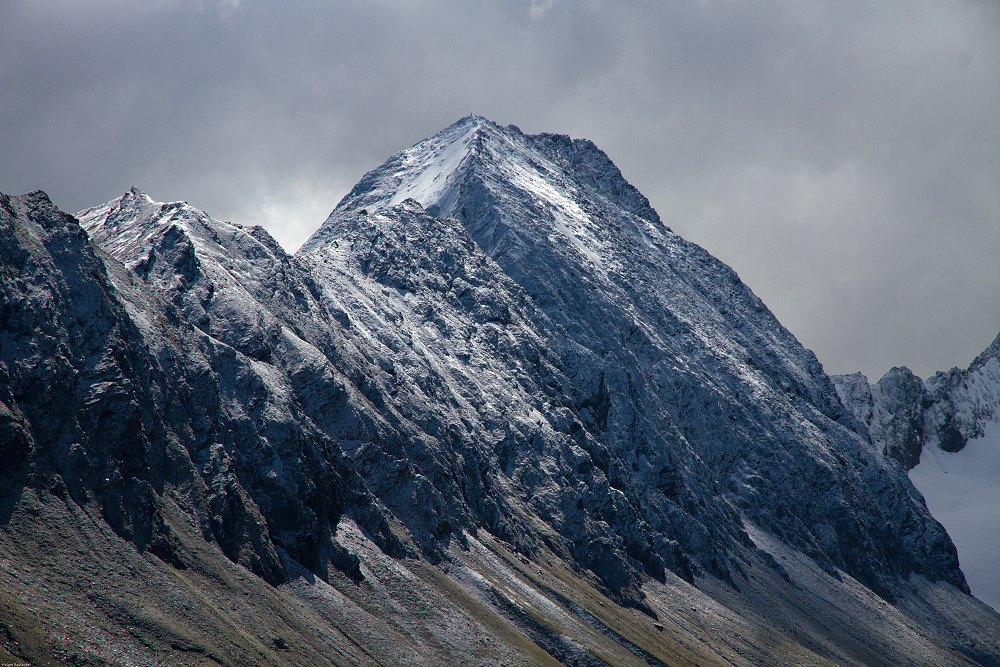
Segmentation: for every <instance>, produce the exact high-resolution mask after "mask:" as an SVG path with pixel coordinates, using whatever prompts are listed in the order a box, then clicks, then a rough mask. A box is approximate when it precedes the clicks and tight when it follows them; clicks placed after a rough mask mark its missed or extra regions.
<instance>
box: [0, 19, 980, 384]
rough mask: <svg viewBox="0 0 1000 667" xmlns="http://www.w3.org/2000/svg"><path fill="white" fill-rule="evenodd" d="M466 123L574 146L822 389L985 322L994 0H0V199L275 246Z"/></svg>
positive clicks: (941, 351)
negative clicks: (175, 221) (769, 322)
mask: <svg viewBox="0 0 1000 667" xmlns="http://www.w3.org/2000/svg"><path fill="white" fill-rule="evenodd" d="M469 113H476V114H479V115H482V116H486V117H487V118H490V119H491V120H494V121H496V122H498V123H501V124H515V125H517V126H518V127H520V128H521V129H522V130H524V131H525V132H529V133H535V132H558V133H563V134H569V135H571V136H573V137H586V138H589V139H592V140H593V141H594V142H595V143H596V144H597V145H598V146H599V147H601V148H602V149H603V150H604V151H605V152H606V153H608V155H609V156H610V157H611V159H612V160H614V162H615V163H616V164H617V165H618V166H619V168H620V169H621V170H622V172H623V174H624V175H625V177H626V178H627V179H629V181H631V182H632V183H633V184H634V185H635V186H636V187H638V188H639V189H640V190H641V191H642V192H643V193H644V194H645V195H646V196H647V197H649V199H650V201H651V202H652V204H653V206H654V208H656V210H657V211H658V212H659V214H660V216H661V217H662V218H663V220H664V222H666V224H668V225H669V226H670V227H671V228H672V229H673V230H674V231H676V232H678V233H680V234H681V235H682V236H684V237H685V238H688V239H690V240H692V241H695V242H697V243H699V244H700V245H702V246H704V247H705V248H706V249H707V250H708V251H709V252H711V253H712V254H714V255H716V256H717V257H719V258H720V259H722V260H723V261H725V262H726V263H728V264H729V265H731V266H732V267H733V268H734V269H736V271H737V272H738V273H739V275H740V277H741V278H742V279H743V280H744V282H746V283H747V284H748V285H749V286H750V287H751V288H752V289H753V290H754V292H756V293H757V294H758V296H760V297H761V298H762V299H763V300H764V302H765V303H766V304H767V305H768V306H769V307H770V308H771V310H772V311H774V313H775V314H776V315H777V316H778V318H779V319H780V320H781V322H782V323H783V324H784V325H785V326H786V327H787V328H788V329H789V330H791V331H792V333H793V334H795V335H796V336H797V337H798V338H799V340H800V341H802V343H803V344H804V345H805V346H806V347H809V348H810V349H812V350H814V351H815V352H816V354H817V356H818V357H819V359H820V361H821V362H822V363H823V365H824V367H825V368H826V370H827V371H828V372H830V373H846V372H853V371H856V370H861V371H863V372H865V373H866V374H867V375H868V376H869V378H870V379H871V380H872V381H874V380H876V379H878V378H879V377H880V376H881V375H882V374H883V373H884V372H885V371H887V370H888V369H889V368H890V367H892V366H894V365H907V366H909V367H910V368H912V369H913V370H914V371H915V372H916V373H918V374H919V375H921V376H923V377H926V376H928V375H930V374H932V373H933V372H934V371H937V370H945V369H947V368H949V367H951V366H962V367H964V366H966V365H968V364H969V362H971V361H972V359H973V358H974V357H975V356H976V354H978V353H979V352H980V351H982V350H983V349H984V348H985V347H986V346H987V345H988V344H989V343H990V342H991V341H992V340H993V338H994V337H995V336H996V335H997V333H998V332H1000V3H998V2H995V0H981V1H964V0H963V1H960V0H933V1H932V0H889V1H884V2H852V1H845V0H829V1H817V2H810V1H803V0H782V1H777V0H755V1H754V2H737V1H734V0H700V1H699V0H689V1H684V0H678V1H676V2H654V1H652V0H650V1H645V2H640V1H631V0H618V1H614V2H612V1H610V0H607V1H599V0H577V1H572V0H562V1H560V0H531V1H528V0H513V1H510V0H508V1H499V0H497V1H489V0H441V1H436V0H396V1H392V2H390V1H388V0H385V1H380V0H369V1H364V2H363V1H361V0H357V1H337V0H329V1H325V2H320V1H303V2H294V3H287V2H285V3H279V2H274V1H264V0H217V1H211V0H149V1H146V2H142V3H136V2H132V1H130V0H94V1H92V2H86V3H80V2H75V1H71V0H26V1H22V0H0V191H2V192H5V193H8V194H22V193H24V192H28V191H30V190H35V189H42V190H45V191H46V192H48V193H49V195H50V197H51V198H52V200H53V201H54V202H55V203H56V204H57V205H58V206H59V207H61V208H62V209H64V210H66V211H70V212H74V211H77V210H80V209H82V208H85V207H88V206H93V205H97V204H100V203H103V202H105V201H107V200H109V199H112V198H114V197H117V196H120V195H121V194H123V193H124V192H125V191H126V190H127V189H128V188H129V187H130V186H133V185H135V186H138V187H139V188H141V189H142V190H144V191H145V192H147V193H148V194H149V195H150V196H152V197H153V198H154V199H157V200H160V201H173V200H186V201H188V202H190V203H191V204H193V205H194V206H197V207H198V208H201V209H203V210H205V211H206V212H207V213H209V214H210V215H212V216H213V217H216V218H220V219H224V220H233V221H235V222H240V223H243V224H262V225H264V226H265V227H266V228H267V229H268V230H269V231H270V232H271V233H272V234H273V235H274V236H275V237H276V238H277V239H278V240H279V241H280V242H281V243H282V245H284V246H285V248H286V249H287V250H289V251H294V250H295V249H297V248H298V246H299V245H300V244H301V243H302V242H303V241H304V240H305V239H306V238H307V237H308V235H309V234H311V233H312V232H313V231H314V230H315V229H316V228H317V227H318V226H319V225H320V224H321V223H322V222H323V220H324V219H325V217H326V215H327V214H328V213H329V212H330V210H332V209H333V207H334V206H335V205H336V203H337V202H338V201H339V199H340V198H341V197H342V196H343V195H344V194H346V193H347V191H348V190H349V189H350V187H351V186H352V185H353V184H354V183H355V182H357V181H358V180H359V179H360V178H361V176H362V175H363V174H364V173H365V172H366V171H368V170H369V169H372V168H374V167H376V166H378V165H379V164H380V163H381V162H383V161H384V160H385V159H386V158H388V157H389V156H390V155H392V154H393V153H395V152H397V151H399V150H402V149H404V148H406V147H408V146H410V145H412V144H413V143H415V142H417V141H419V140H421V139H423V138H425V137H427V136H430V135H432V134H434V133H435V132H437V131H438V130H440V129H442V128H444V127H446V126H447V125H449V124H451V123H452V122H454V121H455V120H457V119H459V118H460V117H462V116H465V115H467V114H469Z"/></svg>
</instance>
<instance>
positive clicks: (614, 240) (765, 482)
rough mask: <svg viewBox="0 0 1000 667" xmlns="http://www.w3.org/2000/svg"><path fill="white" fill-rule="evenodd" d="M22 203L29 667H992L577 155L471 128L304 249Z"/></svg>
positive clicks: (936, 533)
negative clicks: (98, 666)
mask: <svg viewBox="0 0 1000 667" xmlns="http://www.w3.org/2000/svg"><path fill="white" fill-rule="evenodd" d="M2 203H3V207H2V210H0V215H2V227H0V234H2V237H0V252H2V258H3V273H2V281H3V302H2V309H3V310H2V314H3V331H2V338H0V361H2V364H3V365H2V366H0V401H2V406H0V435H2V438H3V443H2V445H3V449H2V451H0V458H2V466H3V467H2V470H3V473H2V474H3V488H2V494H3V503H2V506H0V521H2V522H3V532H2V533H0V559H2V560H0V565H2V567H0V581H2V582H3V585H2V591H3V592H2V595H3V597H4V599H3V603H4V605H5V606H4V607H3V608H4V609H6V610H7V611H4V612H0V613H2V614H4V615H3V616H0V621H2V623H3V627H2V628H0V647H2V648H3V649H4V650H6V651H7V653H9V654H10V657H11V658H12V659H15V658H16V659H30V660H31V661H33V662H37V663H38V664H42V663H44V662H46V661H50V662H73V661H74V660H75V661H76V662H78V663H79V662H81V661H85V660H89V661H92V662H95V663H96V662H100V661H102V660H103V661H105V662H108V663H114V662H115V661H118V662H120V663H124V664H151V663H164V664H182V663H183V664H187V663H190V662H198V661H202V662H205V663H206V664H207V663H209V662H212V663H220V664H286V663H287V664H442V663H455V662H457V663H459V664H551V663H554V662H562V663H564V664H580V665H587V664H671V665H673V664H677V665H681V664H702V665H709V664H738V665H740V664H795V663H805V662H809V663H810V664H857V663H861V664H901V665H902V664H910V663H911V662H915V663H918V664H956V665H957V664H971V662H970V660H978V661H980V662H981V663H982V664H996V662H995V660H996V659H997V657H998V656H1000V645H998V642H1000V639H998V637H1000V633H997V632H996V630H997V629H998V628H1000V625H998V621H1000V617H998V616H997V615H996V614H995V613H993V612H992V610H990V609H989V608H988V607H985V606H984V605H982V604H981V603H979V602H978V601H976V600H975V599H974V598H972V597H970V596H969V595H968V587H967V586H966V584H965V579H964V577H963V575H962V572H961V570H960V569H959V564H958V560H957V558H956V555H955V549H954V547H953V546H952V544H951V542H950V540H949V538H948V536H947V534H946V533H945V531H944V529H943V528H942V527H941V526H940V525H939V524H938V523H937V522H936V521H935V520H934V519H933V518H932V517H931V516H930V515H929V513H928V512H927V509H926V507H925V505H924V503H923V501H922V499H921V497H920V495H919V494H918V493H917V492H916V491H915V489H914V488H913V487H912V486H911V484H910V483H909V480H908V479H907V477H906V474H905V471H904V470H903V468H902V467H901V466H900V465H899V464H898V463H897V461H896V460H894V458H893V457H892V456H891V455H885V454H884V453H883V451H882V449H881V448H880V447H878V446H873V445H872V442H871V437H870V435H869V430H868V424H866V423H864V420H863V418H862V417H861V416H860V415H857V414H855V413H854V412H849V411H847V410H845V409H844V407H843V405H842V403H841V400H840V398H839V397H838V394H837V391H836V390H835V389H834V385H833V383H832V382H831V380H830V378H828V377H827V376H826V375H825V374H824V372H823V370H822V367H821V366H820V364H819V363H818V361H817V360H816V358H815V356H814V355H813V354H812V353H811V352H809V351H808V350H805V349H804V348H802V346H801V345H800V344H799V343H798V342H797V341H796V340H795V338H794V337H793V336H792V335H791V334H790V333H789V332H788V331H786V330H785V329H784V328H783V327H782V326H781V325H780V324H779V323H778V322H777V320H776V319H775V318H774V316H773V315H772V314H771V313H770V312H769V311H768V310H767V308H766V307H765V306H764V304H763V303H762V302H761V301H760V300H759V299H758V298H757V297H756V296H755V295H754V294H753V293H752V292H751V291H750V289H749V288H747V287H746V286H745V285H743V283H741V282H740V280H739V278H738V277H737V275H736V274H735V273H734V272H733V271H732V270H731V269H730V268H728V267H727V266H725V265H724V264H722V263H721V262H719V261H718V260H716V259H715V258H713V257H712V256H711V255H709V254H708V253H707V252H705V251H704V250H703V249H701V248H700V247H698V246H696V245H694V244H691V243H689V242H687V241H685V240H683V239H681V238H680V237H679V236H677V235H676V234H674V233H672V232H671V230H670V229H668V228H667V227H666V226H665V225H664V224H663V223H662V222H661V220H660V219H659V217H658V216H657V214H656V212H655V211H653V209H652V208H651V207H650V205H649V202H648V201H647V200H646V198H645V197H643V196H642V195H641V194H640V193H639V192H638V191H637V190H635V189H634V188H633V187H632V186H631V185H629V184H628V183H627V182H626V181H625V179H624V178H623V177H622V175H621V173H620V172H619V170H618V169H617V168H616V167H615V166H614V165H613V164H612V162H611V161H610V159H609V158H608V157H607V156H606V155H605V154H604V153H603V152H601V151H600V150H599V149H597V148H596V147H595V146H594V145H593V144H592V143H590V142H588V141H584V140H571V139H569V138H568V137H564V136H561V135H548V134H545V135H535V136H529V135H524V134H523V133H521V132H520V131H519V130H518V129H517V128H514V127H501V126H498V125H496V124H494V123H492V122H490V121H487V120H485V119H482V118H479V117H475V116H470V117H468V118H464V119H462V120H460V121H459V122H458V123H456V124H455V125H452V126H451V127H449V128H447V129H445V130H443V131H442V132H441V133H439V134H438V135H435V136H434V137H431V138H430V139H427V140H425V141H423V142H421V143H419V144H417V145H416V146H414V147H413V148H411V149H408V150H406V151H403V152H402V153H400V154H398V155H396V156H394V157H393V158H391V159H390V160H389V161H387V162H386V163H385V164H384V165H382V166H381V167H379V168H377V169H375V170H374V171H372V172H370V173H369V174H367V175H366V176H365V177H364V178H363V179H362V180H361V181H360V182H359V183H358V185H357V186H356V187H355V188H354V190H352V191H351V193H350V194H348V196H346V197H345V198H344V199H343V200H342V201H341V202H340V204H339V205H338V206H337V207H336V209H335V210H334V211H333V213H332V214H331V215H330V217H329V218H328V219H327V221H326V222H325V223H324V224H323V225H322V226H321V227H320V229H319V230H318V231H317V232H316V234H315V235H314V236H313V237H312V238H311V239H310V240H309V241H308V242H307V243H306V244H305V245H304V246H303V247H302V249H301V250H300V251H299V252H298V253H296V254H295V256H289V255H288V254H286V253H285V252H284V251H283V250H282V249H281V248H280V247H279V246H278V245H277V244H276V243H275V242H274V240H273V239H271V237H270V236H269V235H268V234H267V232H266V231H264V230H263V229H262V228H260V227H253V228H244V227H241V226H240V225H238V224H234V223H228V222H221V221H218V220H215V219H213V218H211V217H209V216H208V215H206V214H205V213H203V212H201V211H198V210H196V209H194V208H192V207H190V206H189V205H187V204H184V203H172V204H160V203H157V202H154V201H153V200H152V199H150V198H149V197H148V196H146V195H145V194H143V193H142V192H140V191H138V190H135V189H133V190H131V191H130V192H128V193H126V194H125V195H124V196H123V197H121V198H119V199H116V200H114V201H112V202H109V203H107V204H105V205H103V206H99V207H96V208H92V209H88V210H86V211H82V212H81V213H79V214H77V216H76V217H75V218H74V217H72V216H68V215H66V214H64V213H61V212H59V211H58V210H57V209H56V208H55V207H54V206H53V205H52V204H51V203H50V202H49V201H48V199H47V198H46V197H45V195H44V194H42V193H32V194H30V195H26V196H23V197H6V196H4V198H3V202H2ZM852 410H854V407H853V406H852ZM855 412H856V410H855ZM102 572H107V573H108V574H107V575H99V574H98V573H102ZM990 660H994V662H990Z"/></svg>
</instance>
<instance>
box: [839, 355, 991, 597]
mask: <svg viewBox="0 0 1000 667" xmlns="http://www.w3.org/2000/svg"><path fill="white" fill-rule="evenodd" d="M833 380H834V382H835V383H836V385H837V390H838V392H839V393H840V396H841V399H842V400H843V402H844V405H846V406H848V408H849V409H851V410H852V411H853V413H854V414H855V416H856V417H857V418H858V419H859V420H860V421H861V422H862V423H863V424H864V425H865V427H866V428H867V430H868V432H869V434H870V437H871V442H872V444H873V445H875V446H876V447H877V448H879V450H880V451H882V452H883V454H885V455H886V456H889V457H892V458H894V459H896V460H897V461H898V462H899V463H900V464H901V465H902V466H903V467H904V468H905V469H907V470H909V475H910V479H911V480H913V483H914V484H915V485H916V487H917V488H918V489H919V490H920V492H921V493H922V494H923V496H924V498H925V499H926V501H927V505H928V507H929V508H930V510H931V512H932V513H933V514H934V516H935V517H936V518H937V519H938V520H940V521H941V522H942V523H943V524H944V525H945V527H946V528H947V529H948V532H949V534H950V535H951V537H952V538H953V539H954V540H955V544H956V546H957V547H958V555H959V557H960V559H961V562H962V569H963V570H964V571H965V574H966V575H967V576H968V578H969V585H970V586H971V587H972V591H973V593H974V594H975V595H976V596H977V597H979V598H981V599H982V600H984V601H986V602H988V603H989V604H991V605H992V606H993V607H994V609H1000V569H998V568H997V567H996V554H997V553H998V551H1000V512H997V508H998V507H1000V336H998V337H997V338H996V340H994V341H993V343H992V344H991V345H990V346H989V347H988V348H987V349H986V350H985V351H984V352H983V353H982V354H980V355H979V356H978V357H976V359H975V360H974V361H973V362H972V364H970V365H969V367H968V368H967V369H966V370H964V371H963V370H960V369H958V368H953V369H951V370H950V371H947V372H939V373H937V374H935V375H934V376H933V377H931V378H929V379H928V380H927V381H926V382H925V381H922V380H921V379H920V378H918V377H916V376H915V375H914V374H913V373H912V372H911V371H910V370H909V369H908V368H906V367H902V368H893V369H892V370H891V371H889V372H888V373H886V374H885V376H884V377H883V378H882V379H881V380H879V381H878V382H877V383H875V384H873V385H869V384H868V379H867V378H866V377H865V376H864V375H861V374H860V373H857V374H855V375H845V376H834V378H833Z"/></svg>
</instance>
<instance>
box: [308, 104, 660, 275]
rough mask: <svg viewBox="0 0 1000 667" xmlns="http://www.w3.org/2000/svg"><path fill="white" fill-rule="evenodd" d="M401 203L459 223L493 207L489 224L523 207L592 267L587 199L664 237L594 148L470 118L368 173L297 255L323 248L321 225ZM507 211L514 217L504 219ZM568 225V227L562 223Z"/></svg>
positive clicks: (489, 245)
mask: <svg viewBox="0 0 1000 667" xmlns="http://www.w3.org/2000/svg"><path fill="white" fill-rule="evenodd" d="M476 193H478V194H476ZM405 199H414V200H416V201H417V202H419V203H420V204H421V206H423V207H424V209H425V210H426V211H427V212H428V213H429V214H431V215H434V216H437V217H456V218H459V219H464V218H465V217H466V215H465V213H464V212H463V211H468V210H469V208H468V206H469V205H470V204H471V203H472V202H473V200H475V201H476V202H478V203H483V202H485V201H492V202H493V204H491V206H492V208H493V209H494V210H495V211H496V212H497V213H498V215H494V216H491V219H494V220H495V221H496V222H499V217H511V218H523V217H524V215H522V213H524V212H525V211H526V210H527V208H531V209H534V210H535V213H539V212H542V211H545V213H544V215H543V217H544V218H545V219H546V220H548V219H549V218H551V219H552V220H551V222H553V223H554V224H552V225H550V228H549V229H548V231H554V232H557V233H558V234H560V235H562V236H565V237H566V239H567V241H569V242H570V243H571V244H572V245H574V246H575V247H576V248H577V249H578V250H579V251H580V253H581V256H582V258H584V259H585V260H591V261H594V262H595V263H597V264H600V261H599V260H598V256H599V249H598V247H597V246H598V245H599V244H598V243H596V242H595V241H594V237H595V236H599V235H600V234H601V232H600V231H598V230H595V229H592V228H591V226H592V225H591V224H590V223H589V222H588V221H587V219H588V216H587V215H586V214H585V213H584V209H585V208H586V207H587V206H589V202H590V201H591V200H598V201H601V202H603V204H604V205H605V206H608V207H610V209H609V210H611V209H613V210H615V211H618V214H620V215H621V216H624V217H625V218H629V217H630V216H635V218H637V219H633V221H632V225H634V226H635V227H637V228H638V229H635V230H633V234H634V235H636V236H639V237H647V236H648V234H649V233H650V231H651V230H646V229H645V227H646V226H647V225H652V227H653V228H654V229H653V230H652V233H654V234H661V233H662V232H663V231H667V232H669V230H668V229H666V228H665V227H663V225H662V223H661V222H660V218H659V216H658V215H657V214H656V212H655V211H654V210H653V209H652V207H651V206H650V205H649V201H648V200H647V199H646V198H645V197H644V196H642V195H641V194H640V193H639V192H638V190H636V189H635V188H634V187H632V185H630V184H629V183H628V182H627V181H626V180H625V178H624V177H623V176H622V174H621V172H620V171H619V170H618V168H617V167H616V166H615V165H614V164H613V163H612V162H611V160H610V158H608V156H607V155H606V154H605V153H604V152H603V151H601V150H600V149H599V148H597V146H596V145H594V143H593V142H591V141H588V140H585V139H571V138H570V137H568V136H566V135H556V134H539V135H526V134H524V133H523V132H521V130H520V129H519V128H517V127H516V126H514V125H508V126H506V127H504V126H501V125H498V124H497V123H495V122H493V121H491V120H489V119H486V118H483V117H481V116H476V115H469V116H466V117H464V118H462V119H460V120H458V121H456V122H455V123H453V124H452V125H449V126H448V127H446V128H445V129H443V130H441V131H440V132H438V133H437V134H435V135H434V136H432V137H429V138H427V139H425V140H423V141H421V142H419V143H417V144H415V145H414V146H412V147H411V148H408V149H406V150H404V151H401V152H399V153H397V154H396V155H394V156H393V157H391V158H389V159H388V160H387V161H386V162H385V163H383V164H382V165H381V166H379V167H378V168H376V169H373V170H372V171H370V172H368V173H367V174H366V175H365V176H364V177H363V178H362V179H361V181H359V182H358V184H357V185H356V186H355V187H354V189H353V190H352V191H351V192H350V193H349V194H348V195H347V196H346V197H344V199H342V200H341V202H340V203H339V204H338V205H337V207H336V209H334V211H333V213H331V215H330V218H329V219H328V220H327V223H328V224H327V225H324V226H323V227H321V228H320V229H319V230H318V231H317V232H316V234H314V236H313V237H312V238H311V239H310V240H309V241H307V242H306V243H305V244H304V245H303V247H302V252H303V253H304V254H305V253H310V252H314V251H316V250H317V249H318V248H320V247H322V246H323V245H324V244H325V242H326V240H327V239H328V237H329V236H330V229H329V228H328V225H333V224H335V219H336V218H338V217H339V216H340V215H342V214H344V213H346V212H347V211H355V210H360V209H365V210H367V211H373V210H375V209H378V208H381V207H387V206H394V205H396V204H399V203H400V202H402V201H404V200H405ZM501 202H502V204H501ZM512 206H513V207H514V208H516V209H518V213H517V214H514V215H512V216H508V215H507V213H508V212H509V211H510V210H511V207H512ZM550 214H551V215H550ZM529 217H531V216H529ZM567 221H568V223H569V224H568V226H567V224H563V223H564V222H567ZM494 231H495V232H497V234H499V235H500V236H503V235H505V234H506V231H507V229H506V227H504V226H503V225H501V228H496V229H494ZM545 233H547V231H546V232H545ZM515 234H516V232H515ZM491 236H495V235H491ZM511 238H513V237H511ZM494 240H495V241H496V242H493V241H492V240H491V241H488V242H486V243H485V245H484V246H483V247H484V250H486V252H487V253H488V254H492V253H493V250H494V249H495V247H496V246H497V243H499V242H500V240H501V239H500V238H499V236H497V238H496V239H494Z"/></svg>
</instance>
